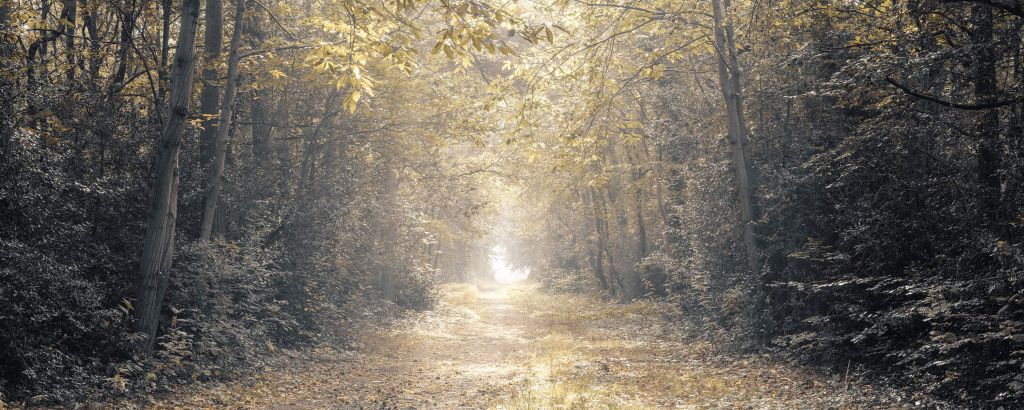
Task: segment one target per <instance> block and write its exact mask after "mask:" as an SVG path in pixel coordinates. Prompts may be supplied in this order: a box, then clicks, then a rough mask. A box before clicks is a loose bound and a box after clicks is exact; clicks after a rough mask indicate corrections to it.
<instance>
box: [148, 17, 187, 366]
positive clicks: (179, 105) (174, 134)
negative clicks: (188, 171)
mask: <svg viewBox="0 0 1024 410" xmlns="http://www.w3.org/2000/svg"><path fill="white" fill-rule="evenodd" d="M181 8H182V9H181V11H182V12H181V31H180V32H179V33H178V41H177V50H175V52H174V68H173V71H172V74H171V98H170V101H169V102H170V103H169V104H168V109H167V111H168V113H167V114H168V115H167V123H166V124H165V125H164V129H163V132H162V133H161V138H160V153H159V156H158V157H157V161H156V164H155V166H154V173H155V180H154V183H153V188H152V192H151V194H150V202H149V211H148V214H147V217H146V219H147V221H146V235H145V237H144V239H143V245H142V255H141V256H140V262H139V275H138V277H139V286H138V289H139V297H138V300H137V301H136V303H135V316H136V322H135V329H136V330H137V331H139V332H141V333H145V334H146V342H145V344H144V346H143V347H144V351H145V352H147V353H148V352H151V351H152V349H153V343H154V342H155V340H156V333H157V326H158V324H159V322H160V309H161V308H162V305H163V298H164V293H165V292H166V291H167V283H168V280H169V279H170V274H171V272H170V269H171V261H172V259H173V257H174V225H175V222H176V220H177V212H178V209H177V207H178V156H179V153H180V151H181V134H182V131H183V130H184V128H185V124H186V122H187V120H188V114H189V112H188V108H189V101H190V100H191V96H192V86H193V78H194V76H195V73H194V71H195V42H196V27H197V26H198V21H199V0H182V5H181Z"/></svg>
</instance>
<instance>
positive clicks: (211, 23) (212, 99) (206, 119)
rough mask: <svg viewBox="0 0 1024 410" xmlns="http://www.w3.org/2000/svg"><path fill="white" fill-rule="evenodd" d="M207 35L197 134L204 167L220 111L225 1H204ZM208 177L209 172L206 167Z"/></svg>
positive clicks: (209, 156)
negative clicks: (200, 121)
mask: <svg viewBox="0 0 1024 410" xmlns="http://www.w3.org/2000/svg"><path fill="white" fill-rule="evenodd" d="M205 15H206V33H204V35H203V77H202V84H203V90H202V92H201V93H200V94H199V112H200V114H202V116H203V118H202V123H201V124H202V128H203V129H202V131H201V132H200V133H199V147H200V148H199V160H200V161H201V163H202V164H203V166H204V167H208V166H209V165H210V164H211V163H212V158H213V151H214V146H215V145H216V139H217V125H218V119H219V116H218V115H217V114H218V113H219V112H220V111H219V109H220V106H219V104H220V86H219V85H218V84H217V83H218V80H219V78H218V73H217V65H218V64H219V63H220V56H221V47H222V45H221V43H222V42H223V41H224V2H223V0H207V1H206V13H205ZM206 175H207V177H209V175H210V169H209V168H206Z"/></svg>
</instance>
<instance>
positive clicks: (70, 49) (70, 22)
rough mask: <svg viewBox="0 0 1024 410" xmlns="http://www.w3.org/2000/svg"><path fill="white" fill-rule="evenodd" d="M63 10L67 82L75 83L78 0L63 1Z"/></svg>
mask: <svg viewBox="0 0 1024 410" xmlns="http://www.w3.org/2000/svg"><path fill="white" fill-rule="evenodd" d="M64 8H65V9H66V10H67V15H68V17H67V19H66V20H65V23H66V24H67V27H65V29H64V55H65V56H67V64H68V67H67V73H66V75H67V80H68V82H72V81H75V65H76V64H75V28H76V26H77V24H76V21H77V20H76V19H77V18H78V0H64Z"/></svg>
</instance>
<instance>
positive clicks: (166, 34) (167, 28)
mask: <svg viewBox="0 0 1024 410" xmlns="http://www.w3.org/2000/svg"><path fill="white" fill-rule="evenodd" d="M172 3H173V2H172V0H164V3H163V7H162V9H163V10H162V11H163V26H162V27H161V33H162V34H161V35H160V69H159V70H157V78H158V79H159V81H157V83H158V86H159V87H160V88H159V92H158V93H157V96H158V97H157V99H158V100H159V103H160V104H163V103H164V99H165V98H167V60H168V59H169V58H170V53H171V14H172V10H171V9H172V7H173V6H172Z"/></svg>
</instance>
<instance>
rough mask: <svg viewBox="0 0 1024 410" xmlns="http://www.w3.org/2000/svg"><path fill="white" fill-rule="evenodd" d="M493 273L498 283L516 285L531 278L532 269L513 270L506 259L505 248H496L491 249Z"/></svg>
mask: <svg viewBox="0 0 1024 410" xmlns="http://www.w3.org/2000/svg"><path fill="white" fill-rule="evenodd" d="M491 273H493V274H494V280H496V281H498V283H515V282H521V281H523V280H526V278H527V277H529V276H530V269H529V268H526V269H516V268H513V267H512V266H511V265H509V264H508V260H507V259H506V258H505V248H504V247H502V246H495V247H494V248H491Z"/></svg>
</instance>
